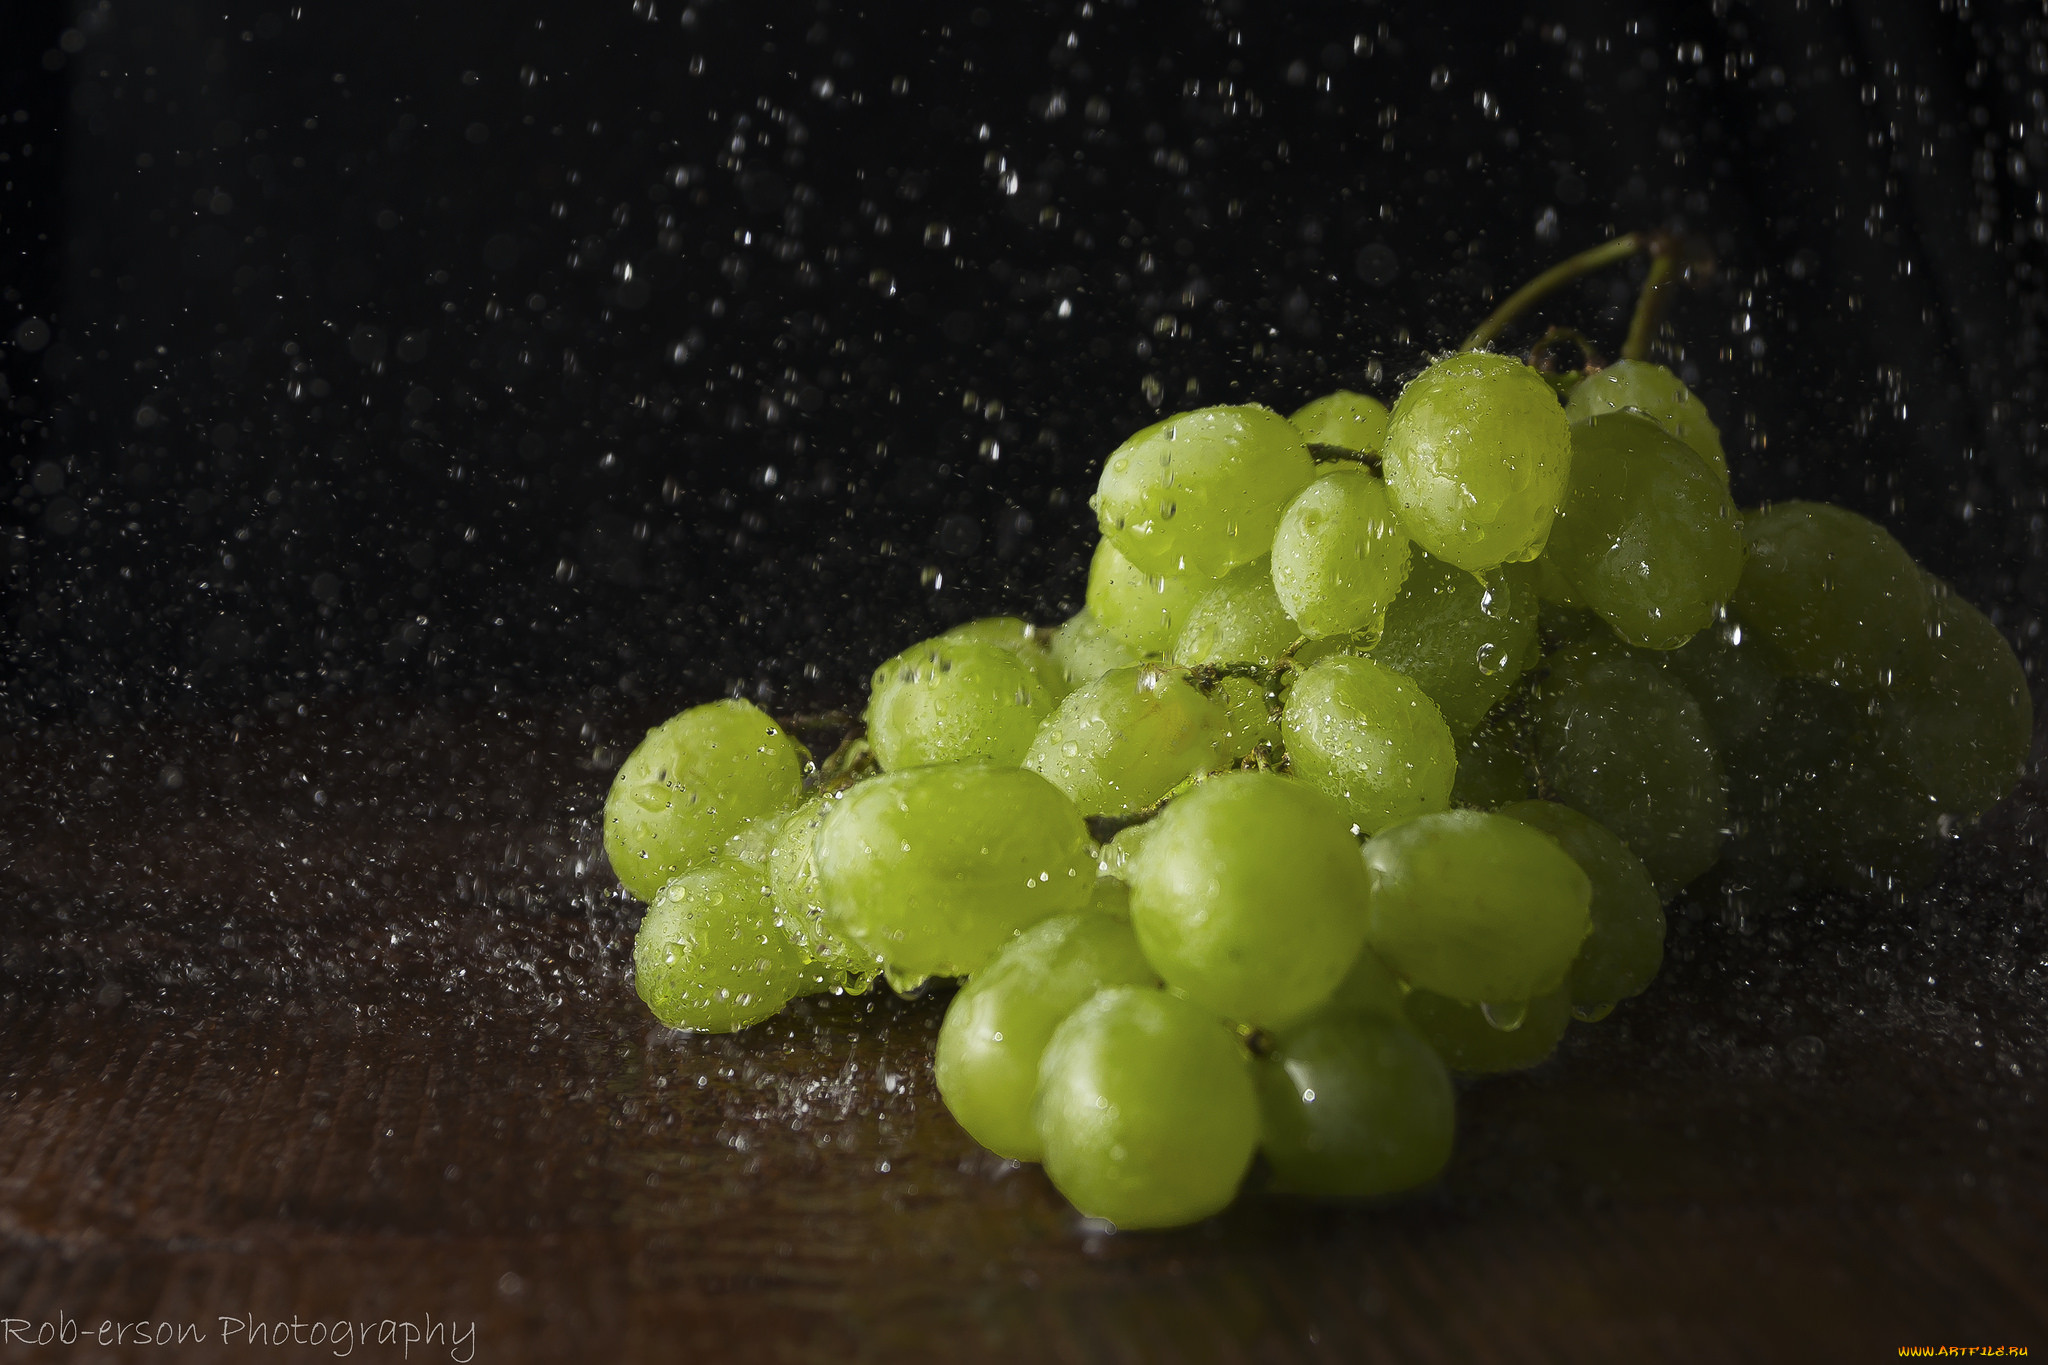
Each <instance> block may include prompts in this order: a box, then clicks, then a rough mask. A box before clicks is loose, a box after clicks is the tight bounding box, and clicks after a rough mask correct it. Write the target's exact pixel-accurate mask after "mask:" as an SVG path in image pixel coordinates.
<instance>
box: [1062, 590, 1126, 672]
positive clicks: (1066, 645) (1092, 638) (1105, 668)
mask: <svg viewBox="0 0 2048 1365" xmlns="http://www.w3.org/2000/svg"><path fill="white" fill-rule="evenodd" d="M1052 657H1053V661H1054V662H1055V663H1057V664H1058V665H1059V666H1060V672H1061V673H1062V674H1063V675H1064V676H1065V677H1066V680H1067V687H1066V689H1063V690H1071V689H1073V688H1076V687H1079V686H1080V685H1081V684H1082V683H1087V682H1094V681H1095V680H1096V679H1097V678H1099V677H1101V676H1102V675H1103V674H1105V673H1107V672H1109V670H1110V669H1112V668H1123V667H1125V666H1126V665H1129V664H1134V663H1137V662H1138V655H1137V653H1136V651H1134V650H1133V649H1132V648H1131V647H1130V646H1129V645H1127V644H1125V643H1124V642H1123V641H1122V640H1119V639H1118V638H1117V637H1116V636H1114V635H1112V634H1110V633H1109V631H1108V630H1106V629H1104V627H1103V625H1102V623H1101V622H1100V621H1098V620H1096V619H1095V616H1094V614H1093V613H1091V612H1090V611H1089V610H1088V608H1086V607H1083V608H1081V610H1079V611H1077V612H1075V613H1074V614H1073V615H1072V616H1070V617H1068V618H1067V620H1066V622H1065V623H1064V624H1063V625H1061V626H1060V628H1059V629H1058V630H1056V631H1054V632H1053V636H1052Z"/></svg>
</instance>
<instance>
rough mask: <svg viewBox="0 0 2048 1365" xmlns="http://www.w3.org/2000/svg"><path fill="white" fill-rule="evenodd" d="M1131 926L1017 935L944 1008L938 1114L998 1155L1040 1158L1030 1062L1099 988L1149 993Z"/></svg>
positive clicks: (1076, 918) (1074, 919)
mask: <svg viewBox="0 0 2048 1365" xmlns="http://www.w3.org/2000/svg"><path fill="white" fill-rule="evenodd" d="M1158 984H1159V978H1158V977H1156V976H1154V975H1153V974H1152V969H1151V967H1149V966H1147V965H1146V962H1145V956H1144V954H1143V953H1140V952H1139V951H1138V940H1137V939H1136V938H1134V937H1133V936H1132V934H1131V927H1130V925H1129V924H1127V923H1125V922H1123V921H1120V920H1116V919H1112V918H1109V917H1107V916H1103V915H1091V914H1079V915H1057V916H1054V917H1053V918H1052V919H1049V920H1041V921H1039V922H1038V923H1037V924H1034V925H1032V926H1031V927H1030V928H1029V929H1026V930H1025V931H1024V932H1023V933H1022V934H1019V935H1018V936H1017V937H1016V938H1015V939H1014V940H1013V941H1012V942H1011V943H1010V944H1009V946H1008V947H1006V948H1004V949H1003V950H1002V951H1001V952H999V953H997V954H996V955H995V956H994V957H993V958H991V959H989V963H988V965H987V966H986V967H983V968H982V969H981V970H980V971H978V972H976V973H975V974H974V977H973V979H972V980H970V981H969V982H968V983H967V985H966V986H965V987H963V988H962V989H961V991H960V993H959V994H958V995H956V996H954V997H953V1003H952V1005H951V1006H950V1007H949V1008H948V1009H947V1010H946V1021H945V1023H944V1024H942V1025H941V1026H940V1027H939V1043H938V1048H937V1050H936V1051H935V1052H934V1053H933V1054H932V1075H933V1078H934V1079H935V1080H936V1081H937V1082H938V1084H939V1094H940V1096H941V1097H943V1098H944V1099H945V1101H946V1108H948V1109H950V1110H952V1111H953V1117H954V1118H956V1119H958V1120H959V1121H960V1126H961V1127H962V1128H965V1129H966V1130H967V1132H968V1134H969V1135H970V1136H972V1137H973V1139H974V1140H975V1141H976V1142H979V1143H980V1144H981V1145H982V1146H984V1147H986V1148H988V1149H989V1150H990V1151H991V1152H994V1153H995V1154H996V1155H997V1156H1005V1157H1009V1158H1010V1159H1011V1160H1013V1161H1037V1160H1040V1159H1041V1158H1042V1157H1043V1156H1044V1152H1043V1150H1042V1149H1041V1148H1040V1146H1039V1142H1038V1129H1037V1127H1036V1125H1034V1124H1033V1122H1032V1119H1031V1099H1032V1095H1033V1092H1035V1091H1036V1090H1037V1088H1038V1061H1039V1058H1040V1057H1041V1056H1042V1055H1043V1054H1044V1052H1045V1044H1046V1041H1047V1040H1048V1039H1050V1038H1051V1037H1052V1031H1053V1030H1054V1029H1055V1028H1057V1027H1059V1023H1060V1021H1061V1020H1062V1019H1065V1018H1066V1017H1067V1016H1068V1015H1069V1014H1072V1013H1073V1012H1074V1010H1075V1009H1076V1008H1077V1007H1079V1006H1080V1005H1082V1004H1085V1003H1086V1002H1087V1001H1088V999H1089V997H1091V996H1093V995H1094V994H1095V992H1097V991H1099V990H1101V989H1102V988H1103V987H1104V986H1157V985H1158Z"/></svg>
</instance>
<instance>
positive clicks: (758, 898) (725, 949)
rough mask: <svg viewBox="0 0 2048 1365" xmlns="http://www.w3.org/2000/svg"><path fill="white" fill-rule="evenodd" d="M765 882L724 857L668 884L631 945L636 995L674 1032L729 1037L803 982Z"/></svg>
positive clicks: (798, 954)
mask: <svg viewBox="0 0 2048 1365" xmlns="http://www.w3.org/2000/svg"><path fill="white" fill-rule="evenodd" d="M766 881H767V878H766V877H764V876H763V875H762V874H761V872H760V870H759V869H758V868H751V867H748V866H746V865H745V864H743V863H735V862H731V861H728V860H725V859H720V860H718V861H715V862H712V863H707V864H705V865H704V866H701V867H698V868H695V869H693V870H691V871H689V872H685V873H684V874H683V875H682V876H680V877H677V878H675V879H674V880H672V881H670V882H669V883H668V884H667V885H666V886H664V887H662V889H661V891H660V893H659V894H658V895H656V896H655V898H654V902H653V904H651V905H649V906H648V907H647V914H646V915H645V916H644V917H643V918H642V919H641V921H640V931H639V933H638V934H637V935H635V937H634V939H633V989H634V991H635V992H636V993H638V995H639V996H640V998H641V999H642V1000H643V1001H645V1002H646V1004H647V1008H648V1009H650V1010H652V1011H654V1017H655V1018H657V1019H659V1020H661V1022H662V1023H664V1024H667V1025H668V1026H669V1027H670V1028H681V1029H695V1030H698V1031H700V1032H704V1033H730V1032H732V1031H733V1030H734V1029H743V1028H746V1027H747V1026H748V1025H749V1024H758V1023H760V1022H761V1021H762V1020H763V1019H767V1018H771V1017H772V1016H774V1015H776V1014H778V1013H780V1012H781V1010H782V1007H783V1006H784V1005H787V1004H788V1003H789V1002H790V1000H791V999H793V998H794V997H795V996H796V995H797V993H798V991H799V990H801V989H802V986H803V984H804V956H803V953H802V951H801V950H799V949H798V948H797V946H796V944H795V943H794V942H793V941H791V939H790V938H789V936H788V935H787V934H786V933H785V932H784V931H783V928H782V925H781V923H780V918H781V917H780V916H779V915H777V913H776V910H775V902H774V900H773V899H772V898H771V897H770V896H769V894H768V887H767V886H766V884H765V883H766Z"/></svg>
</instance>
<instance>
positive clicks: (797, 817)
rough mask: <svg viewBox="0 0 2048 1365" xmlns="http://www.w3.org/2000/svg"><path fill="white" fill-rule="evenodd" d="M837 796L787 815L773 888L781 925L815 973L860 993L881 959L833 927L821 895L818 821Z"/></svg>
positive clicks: (774, 855)
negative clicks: (819, 892)
mask: <svg viewBox="0 0 2048 1365" xmlns="http://www.w3.org/2000/svg"><path fill="white" fill-rule="evenodd" d="M832 801H833V798H831V797H826V796H814V797H812V798H811V799H810V800H808V801H806V802H804V803H803V804H802V805H801V806H798V807H797V808H796V809H795V810H793V811H791V812H790V813H789V814H788V815H785V816H783V817H782V821H781V823H780V824H779V825H778V826H777V827H776V834H775V843H774V845H773V847H772V848H771V849H770V850H769V854H768V889H769V891H770V892H771V893H773V895H774V897H775V908H776V910H777V911H778V912H779V913H780V914H781V916H782V927H783V929H784V931H785V932H787V933H788V935H789V937H790V938H791V939H792V940H793V941H794V942H795V943H796V945H797V947H798V948H800V949H802V950H803V953H804V956H805V957H806V958H807V959H808V960H809V961H810V962H811V964H812V965H814V966H816V967H818V968H820V969H821V970H820V971H819V972H817V973H814V975H815V976H817V977H818V978H819V980H820V981H821V982H823V983H824V984H825V985H826V986H827V987H828V988H829V987H833V986H836V987H838V988H840V989H842V990H845V991H846V992H848V993H849V994H853V995H859V994H861V993H862V992H864V991H865V990H867V988H868V987H869V986H870V985H871V984H873V982H874V979H875V973H876V972H878V971H879V970H880V969H881V968H880V964H879V963H878V962H877V960H876V959H875V956H874V954H872V953H866V952H862V951H861V950H860V949H858V948H856V947H854V946H853V945H852V944H850V943H848V942H847V941H846V940H845V939H843V938H841V937H840V936H839V935H838V934H835V933H833V932H832V929H831V926H830V925H828V924H827V923H826V921H825V907H824V904H823V903H822V902H821V901H820V900H819V898H818V860H817V855H816V846H817V838H818V827H819V826H821V825H823V824H824V823H825V812H826V811H827V810H828V809H829V808H830V806H831V804H832Z"/></svg>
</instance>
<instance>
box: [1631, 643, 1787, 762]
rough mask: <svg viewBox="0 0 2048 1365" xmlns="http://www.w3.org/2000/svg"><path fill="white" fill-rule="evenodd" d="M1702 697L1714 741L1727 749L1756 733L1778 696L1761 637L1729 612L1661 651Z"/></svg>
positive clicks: (1674, 671) (1669, 665) (1667, 663)
mask: <svg viewBox="0 0 2048 1365" xmlns="http://www.w3.org/2000/svg"><path fill="white" fill-rule="evenodd" d="M1659 662H1661V663H1662V664H1663V665H1664V667H1665V668H1666V669H1668V670H1669V671H1670V672H1671V674H1672V675H1673V676H1674V677H1676V678H1677V679H1678V680H1679V681H1680V682H1681V683H1683V684H1684V685H1685V690H1686V691H1687V692H1689V693H1691V694H1692V699H1693V700H1694V701H1696V702H1698V703H1699V708H1700V714H1701V715H1703V716H1705V717H1706V721H1707V728H1708V729H1709V730H1711V731H1712V732H1713V736H1714V742H1715V743H1716V744H1717V745H1718V746H1720V747H1721V748H1723V749H1726V748H1728V747H1730V746H1732V745H1736V744H1740V743H1741V742H1742V741H1743V740H1746V739H1748V738H1749V737H1750V736H1751V735H1753V734H1755V733H1756V732H1757V730H1758V728H1759V727H1761V726H1762V725H1763V723H1764V719H1765V718H1766V717H1767V716H1769V715H1770V713H1771V708H1772V706H1773V705H1775V704H1776V701H1777V696H1778V675H1777V673H1776V672H1775V671H1774V670H1773V669H1772V667H1771V665H1770V662H1769V660H1768V659H1766V658H1765V656H1764V650H1763V647H1762V646H1760V645H1759V644H1757V642H1756V637H1755V636H1754V635H1753V634H1752V633H1750V632H1749V631H1746V630H1744V629H1743V628H1742V625H1741V623H1739V622H1737V621H1735V620H1733V619H1732V618H1728V617H1726V616H1725V615H1724V617H1723V619H1721V620H1719V621H1716V622H1715V623H1714V624H1713V625H1711V626H1708V627H1707V628H1706V629H1705V630H1703V631H1701V632H1700V633H1699V634H1697V635H1695V636H1693V637H1692V639H1690V640H1688V641H1686V642H1685V644H1684V646H1683V647H1681V648H1678V649H1674V650H1672V651H1670V652H1669V653H1667V654H1664V655H1662V656H1661V657H1660V659H1659Z"/></svg>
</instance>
